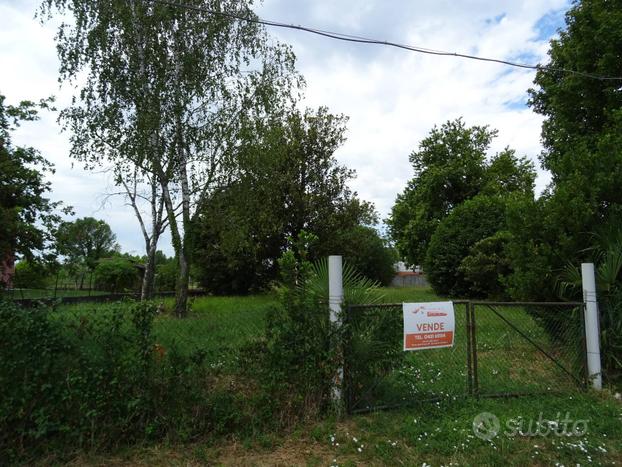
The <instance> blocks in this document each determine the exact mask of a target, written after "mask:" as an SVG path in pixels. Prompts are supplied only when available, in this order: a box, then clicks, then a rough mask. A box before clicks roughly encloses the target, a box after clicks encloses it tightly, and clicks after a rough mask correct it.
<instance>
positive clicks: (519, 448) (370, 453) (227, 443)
mask: <svg viewBox="0 0 622 467" xmlns="http://www.w3.org/2000/svg"><path fill="white" fill-rule="evenodd" d="M482 412H488V413H491V414H494V415H495V416H496V417H498V419H499V421H500V425H501V430H500V433H499V434H498V435H497V436H496V437H494V438H492V439H491V440H489V441H487V440H483V439H480V438H478V437H477V436H476V435H475V434H474V431H473V420H474V418H475V417H476V416H477V415H478V414H480V413H482ZM566 417H568V419H570V420H572V422H571V423H568V426H569V427H570V428H569V430H568V433H570V432H571V429H572V427H573V426H575V425H573V424H574V422H576V421H579V420H581V421H585V423H583V422H581V423H579V424H578V425H576V426H577V427H578V426H581V427H582V428H581V429H580V430H577V431H578V432H580V433H579V434H577V435H575V434H571V435H570V436H561V435H556V434H553V433H552V432H550V431H549V432H548V434H545V430H544V429H541V430H540V432H539V433H540V434H538V431H537V425H536V424H537V423H538V422H539V421H540V422H542V423H543V427H544V426H550V424H547V422H562V421H563V419H564V418H566ZM621 422H622V407H621V406H620V403H619V402H618V401H616V400H615V399H613V398H612V397H611V396H610V395H607V394H603V395H596V394H593V393H589V394H574V395H566V396H559V395H546V396H538V397H535V396H532V397H522V398H513V399H481V400H479V401H478V400H475V399H463V400H458V401H444V402H439V403H430V404H422V405H420V406H417V407H412V408H409V409H401V410H399V411H385V412H376V413H371V414H367V415H357V416H353V417H351V418H348V419H343V420H338V419H334V418H333V419H329V420H325V421H322V422H319V423H316V424H307V425H303V426H299V427H298V428H297V429H296V430H294V431H292V432H290V433H287V434H275V433H273V434H271V433H265V434H264V435H263V436H258V437H252V438H244V437H242V438H239V437H236V438H233V439H228V440H227V439H217V440H216V439H211V440H203V441H201V442H198V443H193V444H190V445H183V446H180V445H178V446H170V445H156V446H150V447H145V446H142V447H135V448H131V449H126V450H124V451H120V452H118V453H116V454H115V455H113V456H110V455H109V456H88V455H81V456H79V457H78V458H77V459H76V460H75V464H76V465H78V464H79V465H83V464H86V465H103V464H109V463H114V464H117V465H162V466H163V465H178V466H182V465H184V466H185V465H249V466H250V465H309V466H315V465H317V466H320V465H322V466H326V465H339V466H355V465H419V466H421V465H429V466H440V465H445V466H447V465H487V466H497V465H516V466H524V465H573V466H574V465H619V464H620V462H622V444H621V439H622V423H621ZM508 423H510V427H511V429H508V428H507V425H508ZM516 427H520V430H521V432H522V434H520V433H518V432H517V429H516ZM583 427H584V428H585V432H583ZM512 433H516V434H515V435H512Z"/></svg>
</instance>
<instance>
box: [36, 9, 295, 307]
mask: <svg viewBox="0 0 622 467" xmlns="http://www.w3.org/2000/svg"><path fill="white" fill-rule="evenodd" d="M200 6H205V7H206V10H205V11H204V10H203V9H202V8H200V7H199V5H197V8H185V7H184V6H182V5H173V4H170V3H163V2H152V1H147V0H132V1H127V2H109V1H107V0H97V1H92V0H46V1H44V3H43V8H42V11H43V14H49V13H51V12H52V11H53V10H55V9H58V10H60V11H61V12H70V13H71V14H72V15H73V16H74V20H75V21H74V23H73V25H69V24H65V23H64V24H63V25H62V26H61V27H60V30H59V34H58V36H57V45H58V51H59V56H60V59H61V78H62V79H75V78H76V77H77V76H78V75H79V74H80V73H81V72H82V71H83V70H86V71H87V73H86V78H85V85H84V86H83V89H82V91H81V93H80V98H79V99H77V101H76V103H75V105H73V106H72V107H71V108H70V109H67V110H66V112H64V114H63V117H64V118H65V121H67V122H68V126H69V127H70V128H71V129H72V133H73V139H72V143H73V145H72V154H73V155H74V156H75V157H76V158H78V159H79V160H82V161H84V162H85V163H86V164H87V165H91V166H92V165H99V164H101V163H103V162H105V163H110V164H113V165H115V166H116V167H118V169H119V171H120V172H119V173H118V177H119V178H120V182H121V181H123V180H124V179H123V177H124V175H123V174H124V173H132V174H133V173H135V171H137V172H138V176H139V178H141V177H152V181H153V180H155V181H156V182H157V183H156V184H155V185H153V184H151V187H156V189H155V192H154V194H152V195H150V200H151V206H152V210H153V209H155V210H156V212H160V210H159V209H160V208H159V207H160V201H157V202H155V201H154V200H157V199H161V200H162V205H163V206H164V208H163V212H164V213H165V217H166V222H167V223H168V228H169V229H170V232H171V238H172V244H173V248H174V250H175V258H176V261H177V262H178V278H177V285H176V304H175V310H176V313H177V314H178V316H184V315H185V313H186V308H187V306H186V305H187V298H188V284H189V266H190V265H189V255H190V251H191V245H190V236H189V232H190V231H191V230H192V224H193V223H194V221H195V219H196V216H197V213H198V209H197V207H198V206H203V205H204V204H205V203H207V200H209V199H210V197H211V196H212V195H213V193H214V192H215V191H216V190H218V189H221V188H222V187H223V186H226V185H227V184H228V183H229V182H230V181H231V169H232V168H233V167H235V157H234V156H235V154H236V151H235V148H236V147H237V144H238V143H239V140H240V136H239V132H240V128H241V127H242V126H243V125H244V122H245V121H246V120H249V119H250V120H253V119H255V118H262V117H263V116H265V115H266V114H268V113H270V112H272V111H273V110H274V109H275V108H281V107H283V106H286V105H288V104H289V102H291V100H292V99H291V98H293V94H295V92H296V87H297V86H298V85H299V84H301V79H300V77H299V76H298V75H297V74H296V73H295V71H294V56H293V54H292V53H291V51H290V49H289V48H287V47H285V46H282V45H280V44H278V43H276V42H273V41H270V40H269V37H268V35H267V33H266V31H265V29H264V28H263V27H262V26H260V25H259V24H257V23H254V22H248V21H232V20H231V19H230V18H228V17H226V16H225V15H217V14H211V13H210V11H209V10H215V11H220V12H225V13H226V12H234V13H235V14H237V15H244V16H246V17H249V18H254V17H255V16H254V14H253V12H252V10H251V8H250V6H251V2H250V1H248V0H214V1H213V2H210V3H208V4H205V3H201V4H200ZM292 90H293V92H290V91H292ZM130 191H133V190H130ZM156 217H157V214H156V215H155V216H153V215H152V219H154V218H156ZM158 231H159V229H157V228H156V226H154V227H152V229H151V235H155V233H156V232H158ZM151 243H153V242H151ZM150 249H151V250H154V249H153V248H152V245H151V244H150Z"/></svg>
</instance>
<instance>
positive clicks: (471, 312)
mask: <svg viewBox="0 0 622 467" xmlns="http://www.w3.org/2000/svg"><path fill="white" fill-rule="evenodd" d="M452 303H453V304H455V305H465V308H466V322H465V329H466V337H467V339H466V357H467V359H466V360H467V361H466V362H465V363H466V370H467V371H466V379H467V381H466V387H467V391H466V394H465V396H471V397H474V398H477V399H479V398H495V397H517V396H525V395H534V394H536V392H498V393H490V394H482V393H481V392H480V384H479V374H478V347H477V333H478V330H477V313H476V307H478V306H479V307H482V306H484V307H487V308H488V309H489V310H491V312H492V313H493V314H495V315H496V316H497V317H498V318H500V319H501V321H503V322H504V323H505V324H506V325H507V326H508V327H509V328H510V329H512V330H513V331H514V332H516V333H517V334H518V335H519V336H520V337H521V338H522V339H524V340H526V341H527V342H529V344H531V345H532V346H533V347H535V348H536V349H537V350H538V352H539V353H541V354H542V355H544V356H545V357H546V358H547V359H548V360H550V361H551V362H552V363H553V364H554V365H556V366H557V367H558V368H559V369H561V370H562V371H563V372H564V373H566V374H567V375H568V376H569V377H571V378H572V380H574V381H575V382H576V383H577V386H578V387H579V388H580V389H585V388H587V387H588V383H589V378H588V370H587V351H586V343H585V322H584V313H585V303H584V302H503V301H498V302H494V301H477V300H454V301H452ZM499 306H512V307H520V306H534V307H536V306H537V307H564V308H571V307H576V308H579V310H580V315H579V319H580V321H581V335H582V339H581V341H582V342H581V346H582V347H581V354H582V360H583V368H584V374H583V375H581V377H577V376H576V375H575V374H573V373H572V372H571V371H570V370H569V369H568V368H565V367H564V366H563V365H562V364H561V363H560V362H559V361H558V359H556V358H555V357H554V356H553V355H551V354H550V353H549V352H547V351H546V350H545V349H544V348H543V347H542V346H541V345H539V344H538V343H537V342H535V341H534V340H533V339H531V338H530V337H529V336H527V335H526V334H525V333H524V332H522V331H521V330H520V329H519V328H518V327H517V326H515V325H514V324H513V323H512V322H511V321H509V320H508V319H506V318H505V317H504V316H503V315H501V314H500V313H499V312H498V311H497V310H496V308H495V307H499ZM396 307H399V308H401V307H402V303H386V304H375V305H372V304H369V305H349V306H348V307H347V308H346V313H345V316H344V318H345V319H344V324H345V328H346V332H345V333H344V340H343V358H344V379H343V381H344V384H345V387H344V391H343V396H344V402H345V408H346V412H347V413H349V414H351V413H359V412H367V411H372V410H385V409H391V408H398V407H403V406H405V405H411V404H412V403H416V402H424V401H426V402H427V401H431V400H440V399H441V397H437V398H434V399H429V398H428V399H425V400H418V401H411V402H410V403H403V404H396V405H391V406H387V405H383V406H375V407H371V408H359V409H356V410H353V408H354V404H353V393H352V383H353V382H352V380H351V372H350V370H349V364H348V362H349V357H350V347H349V346H350V342H351V327H350V324H351V322H352V321H351V320H352V316H351V314H352V313H353V312H354V311H356V310H357V309H366V308H379V309H383V308H396ZM380 382H381V381H378V382H377V383H376V384H375V385H374V386H372V387H371V388H369V389H368V391H371V390H373V389H374V388H375V387H376V386H377V385H378V384H379V383H380Z"/></svg>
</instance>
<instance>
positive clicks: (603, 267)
mask: <svg viewBox="0 0 622 467" xmlns="http://www.w3.org/2000/svg"><path fill="white" fill-rule="evenodd" d="M597 242H598V243H597V246H596V247H595V248H594V249H593V250H592V251H591V253H592V254H593V261H594V263H595V266H596V289H597V295H598V306H599V312H600V315H599V318H600V321H599V324H600V328H601V335H600V338H601V358H602V363H603V368H604V376H605V378H606V379H608V380H610V381H616V380H619V379H620V378H621V377H622V357H621V356H622V235H620V234H619V233H618V234H615V235H614V236H601V237H600V238H598V239H597ZM575 264H576V263H570V262H569V263H568V264H567V265H566V267H565V268H564V270H563V271H562V273H561V274H560V275H559V278H558V279H559V282H558V291H559V293H560V295H561V296H562V297H564V298H567V299H574V300H581V299H582V285H581V271H580V269H579V267H578V266H576V265H575Z"/></svg>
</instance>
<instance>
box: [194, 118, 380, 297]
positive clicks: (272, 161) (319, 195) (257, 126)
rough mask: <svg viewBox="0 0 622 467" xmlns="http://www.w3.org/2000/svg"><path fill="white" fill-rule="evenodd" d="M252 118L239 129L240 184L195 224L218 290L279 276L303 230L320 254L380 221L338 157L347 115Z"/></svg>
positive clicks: (205, 272)
mask: <svg viewBox="0 0 622 467" xmlns="http://www.w3.org/2000/svg"><path fill="white" fill-rule="evenodd" d="M252 123H253V125H252V127H251V128H248V129H246V130H245V131H244V132H242V133H241V135H242V136H243V137H242V138H241V140H240V146H239V148H238V155H237V159H238V162H239V165H238V169H237V171H236V175H235V183H233V184H231V185H230V186H229V187H228V188H227V189H226V190H223V191H221V192H219V193H217V194H215V195H214V196H213V197H212V199H210V200H209V202H208V203H206V205H205V206H204V207H203V209H202V211H201V216H200V218H199V221H198V222H197V225H196V230H195V235H196V239H195V241H194V244H195V245H196V247H195V258H196V263H197V266H198V269H199V272H200V275H201V279H202V281H203V282H204V283H205V284H206V285H207V286H208V287H210V288H212V289H214V290H217V291H218V292H238V293H239V292H247V291H248V290H249V287H250V288H253V287H255V288H259V287H262V286H265V285H266V284H267V283H268V282H269V281H270V280H273V279H275V278H276V277H277V266H278V264H277V259H278V258H279V257H280V256H281V255H282V253H283V252H284V251H285V250H286V249H287V248H288V247H290V246H291V245H290V243H289V242H290V241H294V242H295V241H297V239H298V237H299V235H300V233H301V232H302V231H303V230H304V231H305V232H307V233H311V234H313V235H314V236H315V237H317V241H316V242H315V243H314V244H313V247H312V248H311V250H310V252H311V254H312V256H313V257H317V256H321V255H325V254H331V253H332V254H334V253H335V252H337V251H338V250H339V249H340V246H341V245H340V244H339V239H341V238H342V237H343V235H342V234H343V233H344V232H345V231H348V230H351V229H353V228H355V227H356V226H359V225H362V224H370V223H372V222H374V220H375V214H374V209H373V206H372V205H371V204H369V203H366V202H363V201H361V200H359V199H358V197H357V196H356V193H353V192H352V191H351V190H350V189H349V188H348V182H349V181H350V180H351V179H352V178H353V177H354V172H353V171H351V170H348V169H347V168H346V167H343V166H341V165H339V164H338V163H337V161H336V159H335V151H336V150H337V149H338V148H339V147H340V146H341V145H342V144H343V142H344V139H345V138H344V133H345V130H346V126H345V124H346V119H345V117H343V116H341V115H333V114H331V113H329V112H328V109H326V108H324V107H321V108H319V109H317V110H311V109H307V110H306V111H305V112H304V113H303V112H300V111H297V110H292V111H290V112H287V113H286V114H284V115H282V116H280V117H278V118H277V117H274V118H272V119H269V120H260V121H254V122H252ZM379 241H380V240H379Z"/></svg>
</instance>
